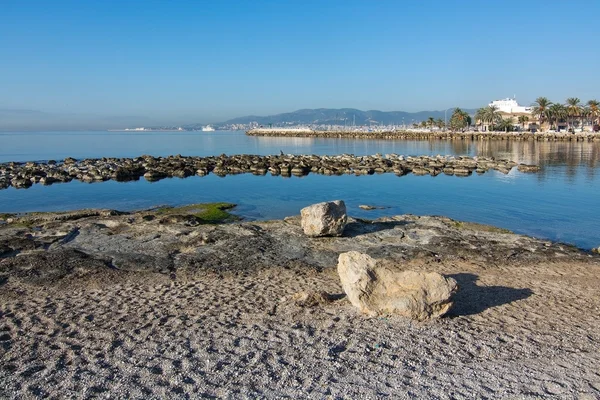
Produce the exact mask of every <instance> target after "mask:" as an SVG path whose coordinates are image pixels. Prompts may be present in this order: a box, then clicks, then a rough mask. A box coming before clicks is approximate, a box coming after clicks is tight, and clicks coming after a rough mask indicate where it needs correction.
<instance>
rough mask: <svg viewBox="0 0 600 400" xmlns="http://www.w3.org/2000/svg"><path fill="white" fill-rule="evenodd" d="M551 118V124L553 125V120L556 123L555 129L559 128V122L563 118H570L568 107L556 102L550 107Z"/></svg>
mask: <svg viewBox="0 0 600 400" xmlns="http://www.w3.org/2000/svg"><path fill="white" fill-rule="evenodd" d="M548 111H549V118H548V120H549V121H550V126H551V127H552V120H554V122H555V123H556V125H555V129H556V130H558V123H559V122H560V121H561V120H563V119H568V115H569V114H568V112H567V108H566V107H565V106H563V105H562V104H560V103H554V104H552V105H551V106H550V107H549V108H548Z"/></svg>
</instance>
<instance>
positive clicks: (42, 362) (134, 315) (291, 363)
mask: <svg viewBox="0 0 600 400" xmlns="http://www.w3.org/2000/svg"><path fill="white" fill-rule="evenodd" d="M112 214H114V213H112ZM35 218H37V219H35V220H32V221H31V222H30V223H24V222H23V221H20V222H18V223H13V224H5V225H0V345H1V347H0V365H1V367H0V397H2V398H39V397H46V396H48V397H51V398H73V397H76V398H92V397H93V398H145V399H149V398H198V397H207V398H317V399H320V398H348V399H350V398H352V399H356V398H386V397H387V398H439V399H451V398H455V399H461V398H490V399H496V398H561V399H568V398H573V399H596V398H599V397H600V370H599V368H598V366H599V365H600V352H599V351H598V349H599V348H600V325H599V324H598V318H599V317H600V296H598V288H599V287H600V258H599V257H598V256H597V255H591V254H588V253H586V252H582V251H580V250H578V249H575V248H572V247H569V246H564V245H560V244H552V243H549V242H545V241H540V240H536V239H532V238H528V237H524V236H520V235H514V234H511V233H505V232H502V231H500V230H497V229H493V228H489V227H484V226H479V225H474V224H467V223H459V222H456V221H452V220H449V219H446V218H441V217H421V218H419V217H414V216H398V217H393V218H386V219H381V220H378V221H375V222H369V221H356V220H352V221H351V223H350V225H349V226H348V227H347V229H346V234H345V235H344V236H343V237H340V238H322V239H310V238H306V237H304V235H303V234H302V232H301V229H300V226H299V221H298V218H290V219H286V220H285V221H269V222H245V223H235V224H224V225H199V226H190V223H189V220H186V219H185V218H175V217H173V218H170V219H165V218H162V219H160V218H154V215H153V214H152V212H145V213H137V214H126V215H111V213H108V212H99V213H89V212H88V213H83V214H81V215H79V216H78V215H77V214H74V215H73V216H69V217H65V216H64V214H63V215H62V216H60V217H56V218H55V217H53V216H52V215H50V214H49V215H45V216H38V217H35ZM348 250H358V251H364V252H366V253H369V254H370V255H371V256H373V257H376V258H379V259H385V260H387V261H386V262H389V263H390V264H392V263H394V264H400V265H402V267H403V268H410V269H416V270H428V271H437V272H440V273H443V274H446V275H450V276H452V277H454V278H455V279H456V280H457V281H458V282H459V284H460V286H461V290H460V291H459V292H458V294H457V296H456V299H455V306H454V308H453V309H452V310H451V313H450V315H448V316H447V317H445V318H442V319H439V320H436V321H433V322H428V323H415V322H411V321H407V320H404V319H401V318H396V317H386V318H383V317H380V318H367V317H364V316H362V315H360V314H358V313H357V311H356V310H355V309H354V308H353V307H352V306H351V305H350V303H349V302H348V301H347V300H346V299H345V298H344V297H343V296H341V293H342V291H341V287H340V284H339V278H338V276H337V273H336V270H335V268H334V267H335V264H336V258H337V255H338V254H339V253H340V252H343V251H348ZM307 290H319V291H320V290H323V291H327V292H328V293H331V294H340V296H336V298H337V300H334V301H331V302H328V303H325V304H316V305H302V304H298V303H297V302H295V301H294V297H293V295H294V294H295V293H297V292H300V291H307Z"/></svg>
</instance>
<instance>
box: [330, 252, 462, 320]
mask: <svg viewBox="0 0 600 400" xmlns="http://www.w3.org/2000/svg"><path fill="white" fill-rule="evenodd" d="M337 268H338V274H339V275H340V280H341V282H342V287H343V288H344V292H346V295H347V296H348V299H349V300H350V302H351V303H352V304H353V305H354V306H356V307H358V308H359V309H360V310H361V311H362V312H364V313H366V314H369V315H378V314H397V315H401V316H404V317H408V318H412V319H415V320H419V321H423V320H426V319H430V318H436V317H439V316H442V315H444V314H445V313H446V312H447V311H448V310H449V309H450V307H451V306H452V301H451V298H452V295H453V294H454V293H455V292H456V291H457V290H458V285H457V283H456V281H455V280H454V279H452V278H446V277H444V276H442V275H440V274H438V273H437V272H417V271H402V270H400V269H398V268H394V267H388V266H383V265H378V262H377V261H376V260H374V259H373V258H371V257H370V256H369V255H368V254H363V253H359V252H357V251H349V252H347V253H342V254H340V256H339V260H338V267H337Z"/></svg>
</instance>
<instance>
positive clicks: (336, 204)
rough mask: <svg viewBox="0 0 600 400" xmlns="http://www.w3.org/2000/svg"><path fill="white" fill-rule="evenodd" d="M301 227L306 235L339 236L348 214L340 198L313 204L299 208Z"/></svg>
mask: <svg viewBox="0 0 600 400" xmlns="http://www.w3.org/2000/svg"><path fill="white" fill-rule="evenodd" d="M300 215H301V216H302V222H301V224H302V229H303V230H304V233H305V234H306V235H307V236H311V237H318V236H341V235H342V233H343V232H344V228H345V227H346V222H347V221H348V216H347V215H346V204H345V203H344V202H343V201H342V200H335V201H326V202H323V203H317V204H313V205H312V206H308V207H305V208H303V209H302V210H300Z"/></svg>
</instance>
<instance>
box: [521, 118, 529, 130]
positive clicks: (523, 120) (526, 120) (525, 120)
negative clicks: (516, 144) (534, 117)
mask: <svg viewBox="0 0 600 400" xmlns="http://www.w3.org/2000/svg"><path fill="white" fill-rule="evenodd" d="M518 121H519V123H520V124H521V126H522V127H523V130H525V124H526V123H528V122H529V117H528V116H527V115H519V118H518Z"/></svg>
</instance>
